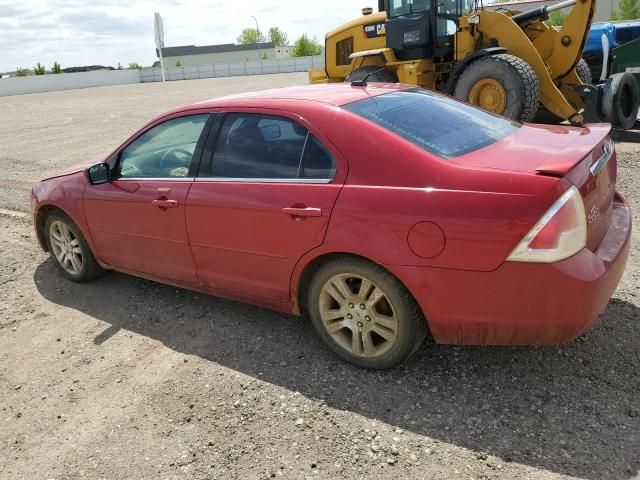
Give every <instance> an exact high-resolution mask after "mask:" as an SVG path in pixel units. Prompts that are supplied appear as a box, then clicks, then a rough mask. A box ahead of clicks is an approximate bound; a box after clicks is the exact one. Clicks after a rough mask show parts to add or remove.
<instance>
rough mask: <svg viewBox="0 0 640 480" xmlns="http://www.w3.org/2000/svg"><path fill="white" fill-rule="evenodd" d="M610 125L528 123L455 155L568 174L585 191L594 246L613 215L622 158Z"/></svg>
mask: <svg viewBox="0 0 640 480" xmlns="http://www.w3.org/2000/svg"><path fill="white" fill-rule="evenodd" d="M610 131H611V126H610V125H605V124H594V125H588V126H587V127H585V128H576V127H565V126H550V125H529V124H525V125H523V126H522V127H521V128H519V129H518V131H517V132H516V133H515V134H513V135H511V136H509V137H507V138H505V139H503V140H501V141H499V142H496V143H494V144H493V145H490V146H489V147H486V148H484V149H482V150H480V151H476V152H473V153H471V154H467V155H464V156H461V157H459V158H456V159H454V160H453V161H454V162H456V163H461V164H464V165H465V166H470V167H478V168H489V169H498V170H511V171H517V172H523V173H525V172H526V173H532V174H535V175H544V176H553V177H559V178H564V179H565V180H567V181H569V182H570V183H571V184H573V185H575V186H576V188H578V190H580V193H581V195H582V201H583V203H584V209H585V214H586V216H587V248H588V249H590V250H592V251H593V250H595V249H596V248H597V247H598V245H600V242H601V241H602V239H603V238H604V235H605V233H606V231H607V229H608V227H609V223H610V221H611V217H612V215H613V198H614V195H615V187H616V180H617V159H616V153H615V148H614V147H613V142H611V140H610V139H609V136H608V135H609V132H610Z"/></svg>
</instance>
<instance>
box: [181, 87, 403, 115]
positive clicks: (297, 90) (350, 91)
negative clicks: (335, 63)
mask: <svg viewBox="0 0 640 480" xmlns="http://www.w3.org/2000/svg"><path fill="white" fill-rule="evenodd" d="M407 88H411V86H409V85H402V84H398V83H369V84H368V85H367V86H366V87H355V86H352V85H351V84H350V83H330V84H321V85H304V86H299V87H287V88H276V89H271V90H262V91H258V92H247V93H240V94H237V95H230V96H226V97H219V98H214V99H211V100H205V101H204V102H199V103H195V104H192V105H187V106H184V107H182V108H180V110H185V109H195V108H209V107H211V108H215V107H226V106H233V105H241V104H242V105H247V104H251V105H252V106H259V105H260V104H261V103H263V102H264V104H265V105H266V104H267V103H269V104H270V105H273V104H272V103H271V101H273V100H297V101H308V102H320V103H324V104H328V105H332V106H337V107H341V106H343V105H347V104H349V103H353V102H357V101H358V100H364V99H366V98H370V97H377V96H379V95H384V94H386V93H391V92H397V91H399V90H406V89H407Z"/></svg>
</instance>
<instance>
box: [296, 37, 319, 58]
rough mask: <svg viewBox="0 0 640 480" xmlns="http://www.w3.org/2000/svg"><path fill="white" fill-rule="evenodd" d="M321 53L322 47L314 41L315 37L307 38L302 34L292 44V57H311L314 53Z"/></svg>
mask: <svg viewBox="0 0 640 480" xmlns="http://www.w3.org/2000/svg"><path fill="white" fill-rule="evenodd" d="M321 53H322V47H321V46H320V44H319V43H318V42H317V41H316V39H315V37H313V38H309V37H307V35H306V34H304V35H302V36H301V37H300V38H299V39H298V40H296V43H295V44H294V45H293V52H291V56H293V57H312V56H314V55H320V54H321Z"/></svg>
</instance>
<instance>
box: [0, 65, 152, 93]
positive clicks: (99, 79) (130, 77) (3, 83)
mask: <svg viewBox="0 0 640 480" xmlns="http://www.w3.org/2000/svg"><path fill="white" fill-rule="evenodd" d="M128 83H140V71H138V70H96V71H94V72H79V73H61V74H59V75H37V76H34V77H11V78H2V79H0V97H4V96H8V95H22V94H27V93H40V92H54V91H57V90H75V89H77V88H88V87H101V86H104V85H125V84H128Z"/></svg>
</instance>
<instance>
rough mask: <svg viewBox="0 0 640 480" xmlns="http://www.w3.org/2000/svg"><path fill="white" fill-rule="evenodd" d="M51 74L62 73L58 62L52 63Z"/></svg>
mask: <svg viewBox="0 0 640 480" xmlns="http://www.w3.org/2000/svg"><path fill="white" fill-rule="evenodd" d="M51 72H52V73H55V74H59V73H62V66H61V65H60V64H59V63H58V62H53V67H51Z"/></svg>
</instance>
